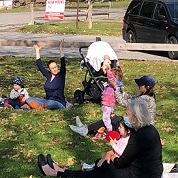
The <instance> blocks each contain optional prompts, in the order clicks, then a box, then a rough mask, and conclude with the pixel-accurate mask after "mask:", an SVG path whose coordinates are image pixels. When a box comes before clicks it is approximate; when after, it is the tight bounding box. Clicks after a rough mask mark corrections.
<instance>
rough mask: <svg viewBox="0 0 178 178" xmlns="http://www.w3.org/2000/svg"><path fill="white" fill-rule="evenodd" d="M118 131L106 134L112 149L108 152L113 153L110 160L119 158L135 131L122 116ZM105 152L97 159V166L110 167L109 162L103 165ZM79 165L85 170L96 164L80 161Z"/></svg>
mask: <svg viewBox="0 0 178 178" xmlns="http://www.w3.org/2000/svg"><path fill="white" fill-rule="evenodd" d="M118 131H119V133H118V132H116V131H111V132H108V133H107V135H106V139H107V140H108V141H109V144H110V145H111V146H112V148H113V149H112V150H110V153H113V154H111V158H110V160H112V159H114V158H115V157H118V158H119V157H120V156H121V155H122V153H123V152H124V150H125V147H126V146H127V144H128V140H129V138H130V135H131V134H132V133H134V132H135V130H134V129H133V128H132V125H131V124H130V122H129V121H128V119H127V118H123V119H121V120H120V125H119V127H118ZM111 134H112V135H113V137H114V139H112V137H111V136H112V135H111ZM107 137H109V138H107ZM116 137H117V138H118V140H117V139H116ZM106 154H108V153H106ZM106 154H105V155H104V156H103V157H102V158H101V159H100V160H98V163H97V165H98V167H101V166H103V168H105V169H106V168H107V166H108V169H110V168H112V165H111V164H105V165H103V162H104V163H105V157H106ZM81 165H82V170H85V171H86V170H91V169H93V168H94V166H96V165H95V163H93V164H87V163H85V162H82V163H81ZM110 165H111V166H110Z"/></svg>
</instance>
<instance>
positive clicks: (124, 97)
mask: <svg viewBox="0 0 178 178" xmlns="http://www.w3.org/2000/svg"><path fill="white" fill-rule="evenodd" d="M110 83H111V85H112V86H113V88H114V89H115V97H116V101H117V103H118V104H119V105H120V106H123V107H127V105H128V102H129V101H130V100H131V99H132V98H137V99H140V100H144V101H145V102H146V104H147V106H148V110H149V112H150V117H151V118H152V124H153V125H154V119H155V114H156V96H155V93H154V87H155V83H156V82H155V79H154V78H153V77H152V76H150V75H144V76H142V77H141V78H137V79H135V83H136V84H137V86H138V89H139V92H140V93H139V94H138V95H136V96H131V95H129V94H127V93H126V92H124V91H121V90H119V89H118V87H117V83H116V81H114V82H112V81H110ZM121 119H122V117H121V116H117V115H113V114H111V124H112V127H113V130H114V129H115V128H116V129H117V125H118V123H119V122H120V120H121ZM73 127H74V129H72V130H73V131H74V132H76V133H79V134H80V135H82V136H86V135H87V134H93V133H95V132H96V131H97V130H98V129H100V128H101V127H105V125H104V122H103V121H102V120H99V121H97V122H94V123H92V124H89V125H86V124H83V123H82V122H81V121H80V119H79V118H76V126H73Z"/></svg>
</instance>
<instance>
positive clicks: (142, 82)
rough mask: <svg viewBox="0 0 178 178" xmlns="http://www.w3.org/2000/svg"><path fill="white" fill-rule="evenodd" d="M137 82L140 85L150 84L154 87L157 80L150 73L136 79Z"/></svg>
mask: <svg viewBox="0 0 178 178" xmlns="http://www.w3.org/2000/svg"><path fill="white" fill-rule="evenodd" d="M135 83H136V84H137V85H139V86H143V85H145V86H149V87H151V88H153V87H154V86H155V83H156V82H155V80H154V78H153V77H152V76H150V75H144V76H143V77H141V78H139V79H135Z"/></svg>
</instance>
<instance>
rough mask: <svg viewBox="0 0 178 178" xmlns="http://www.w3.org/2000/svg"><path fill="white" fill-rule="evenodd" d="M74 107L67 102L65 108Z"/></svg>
mask: <svg viewBox="0 0 178 178" xmlns="http://www.w3.org/2000/svg"><path fill="white" fill-rule="evenodd" d="M73 106H74V105H73V104H72V103H69V102H68V101H66V108H71V107H73Z"/></svg>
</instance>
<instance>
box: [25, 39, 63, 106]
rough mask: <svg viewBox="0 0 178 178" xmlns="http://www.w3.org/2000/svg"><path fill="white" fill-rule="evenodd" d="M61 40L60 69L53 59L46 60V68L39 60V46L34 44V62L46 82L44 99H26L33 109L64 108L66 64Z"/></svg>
mask: <svg viewBox="0 0 178 178" xmlns="http://www.w3.org/2000/svg"><path fill="white" fill-rule="evenodd" d="M62 42H63V41H61V44H60V48H59V50H60V63H61V66H60V70H59V69H58V65H57V63H56V62H55V61H53V60H50V61H48V68H49V70H47V69H46V68H45V67H44V66H43V64H42V61H41V57H40V49H41V48H40V47H39V46H38V45H34V46H33V47H34V49H35V51H36V64H37V67H38V69H39V71H40V72H41V73H42V74H43V76H44V77H45V78H46V82H45V84H44V90H45V93H46V96H45V98H44V99H42V98H33V97H30V98H28V100H27V101H26V102H27V103H28V105H29V106H30V107H31V108H33V109H43V108H47V109H64V108H66V100H65V96H64V87H65V76H66V64H65V57H64V54H63V51H62Z"/></svg>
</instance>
